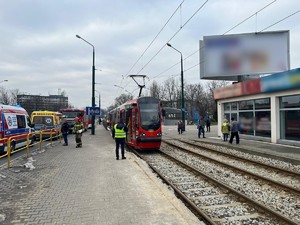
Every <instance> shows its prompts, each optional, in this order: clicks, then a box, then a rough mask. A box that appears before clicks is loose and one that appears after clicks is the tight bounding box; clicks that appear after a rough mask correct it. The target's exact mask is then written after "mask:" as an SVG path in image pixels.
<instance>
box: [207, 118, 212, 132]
mask: <svg viewBox="0 0 300 225" xmlns="http://www.w3.org/2000/svg"><path fill="white" fill-rule="evenodd" d="M210 121H211V119H210V117H209V116H208V117H207V119H206V132H210Z"/></svg>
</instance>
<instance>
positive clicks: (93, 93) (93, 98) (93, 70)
mask: <svg viewBox="0 0 300 225" xmlns="http://www.w3.org/2000/svg"><path fill="white" fill-rule="evenodd" d="M76 37H77V38H79V39H81V40H83V41H84V42H86V43H87V44H89V45H90V46H92V47H93V67H92V107H95V47H94V45H92V44H91V43H90V42H88V41H87V40H85V39H83V38H82V37H80V36H79V35H77V34H76ZM91 134H92V135H94V134H95V115H92V131H91Z"/></svg>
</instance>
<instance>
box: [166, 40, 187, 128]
mask: <svg viewBox="0 0 300 225" xmlns="http://www.w3.org/2000/svg"><path fill="white" fill-rule="evenodd" d="M167 46H169V47H171V48H173V49H174V50H175V51H177V52H179V53H180V63H181V119H182V122H183V131H185V107H184V91H183V90H184V87H183V59H182V53H181V51H179V50H178V49H176V48H174V47H173V46H172V45H171V44H170V43H167Z"/></svg>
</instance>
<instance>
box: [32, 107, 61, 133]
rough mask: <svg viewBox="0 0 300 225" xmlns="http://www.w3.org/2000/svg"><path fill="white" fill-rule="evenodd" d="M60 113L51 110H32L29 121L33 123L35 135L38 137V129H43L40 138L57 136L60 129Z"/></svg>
mask: <svg viewBox="0 0 300 225" xmlns="http://www.w3.org/2000/svg"><path fill="white" fill-rule="evenodd" d="M62 116H63V115H62V114H61V113H60V112H53V111H33V112H32V113H31V121H32V123H33V124H34V129H35V134H36V135H35V137H36V138H39V137H40V136H39V135H40V131H41V130H43V131H44V132H45V133H42V138H43V139H44V138H50V135H51V133H52V137H58V135H59V134H60V129H61V123H62V122H61V120H62Z"/></svg>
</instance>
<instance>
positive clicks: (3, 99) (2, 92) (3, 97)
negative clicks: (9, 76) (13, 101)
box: [0, 87, 10, 105]
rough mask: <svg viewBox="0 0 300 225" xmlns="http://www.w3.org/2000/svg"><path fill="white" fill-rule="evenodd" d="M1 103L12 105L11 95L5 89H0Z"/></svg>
mask: <svg viewBox="0 0 300 225" xmlns="http://www.w3.org/2000/svg"><path fill="white" fill-rule="evenodd" d="M0 102H1V103H2V104H4V105H10V94H9V91H7V90H6V89H5V88H4V87H0Z"/></svg>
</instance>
